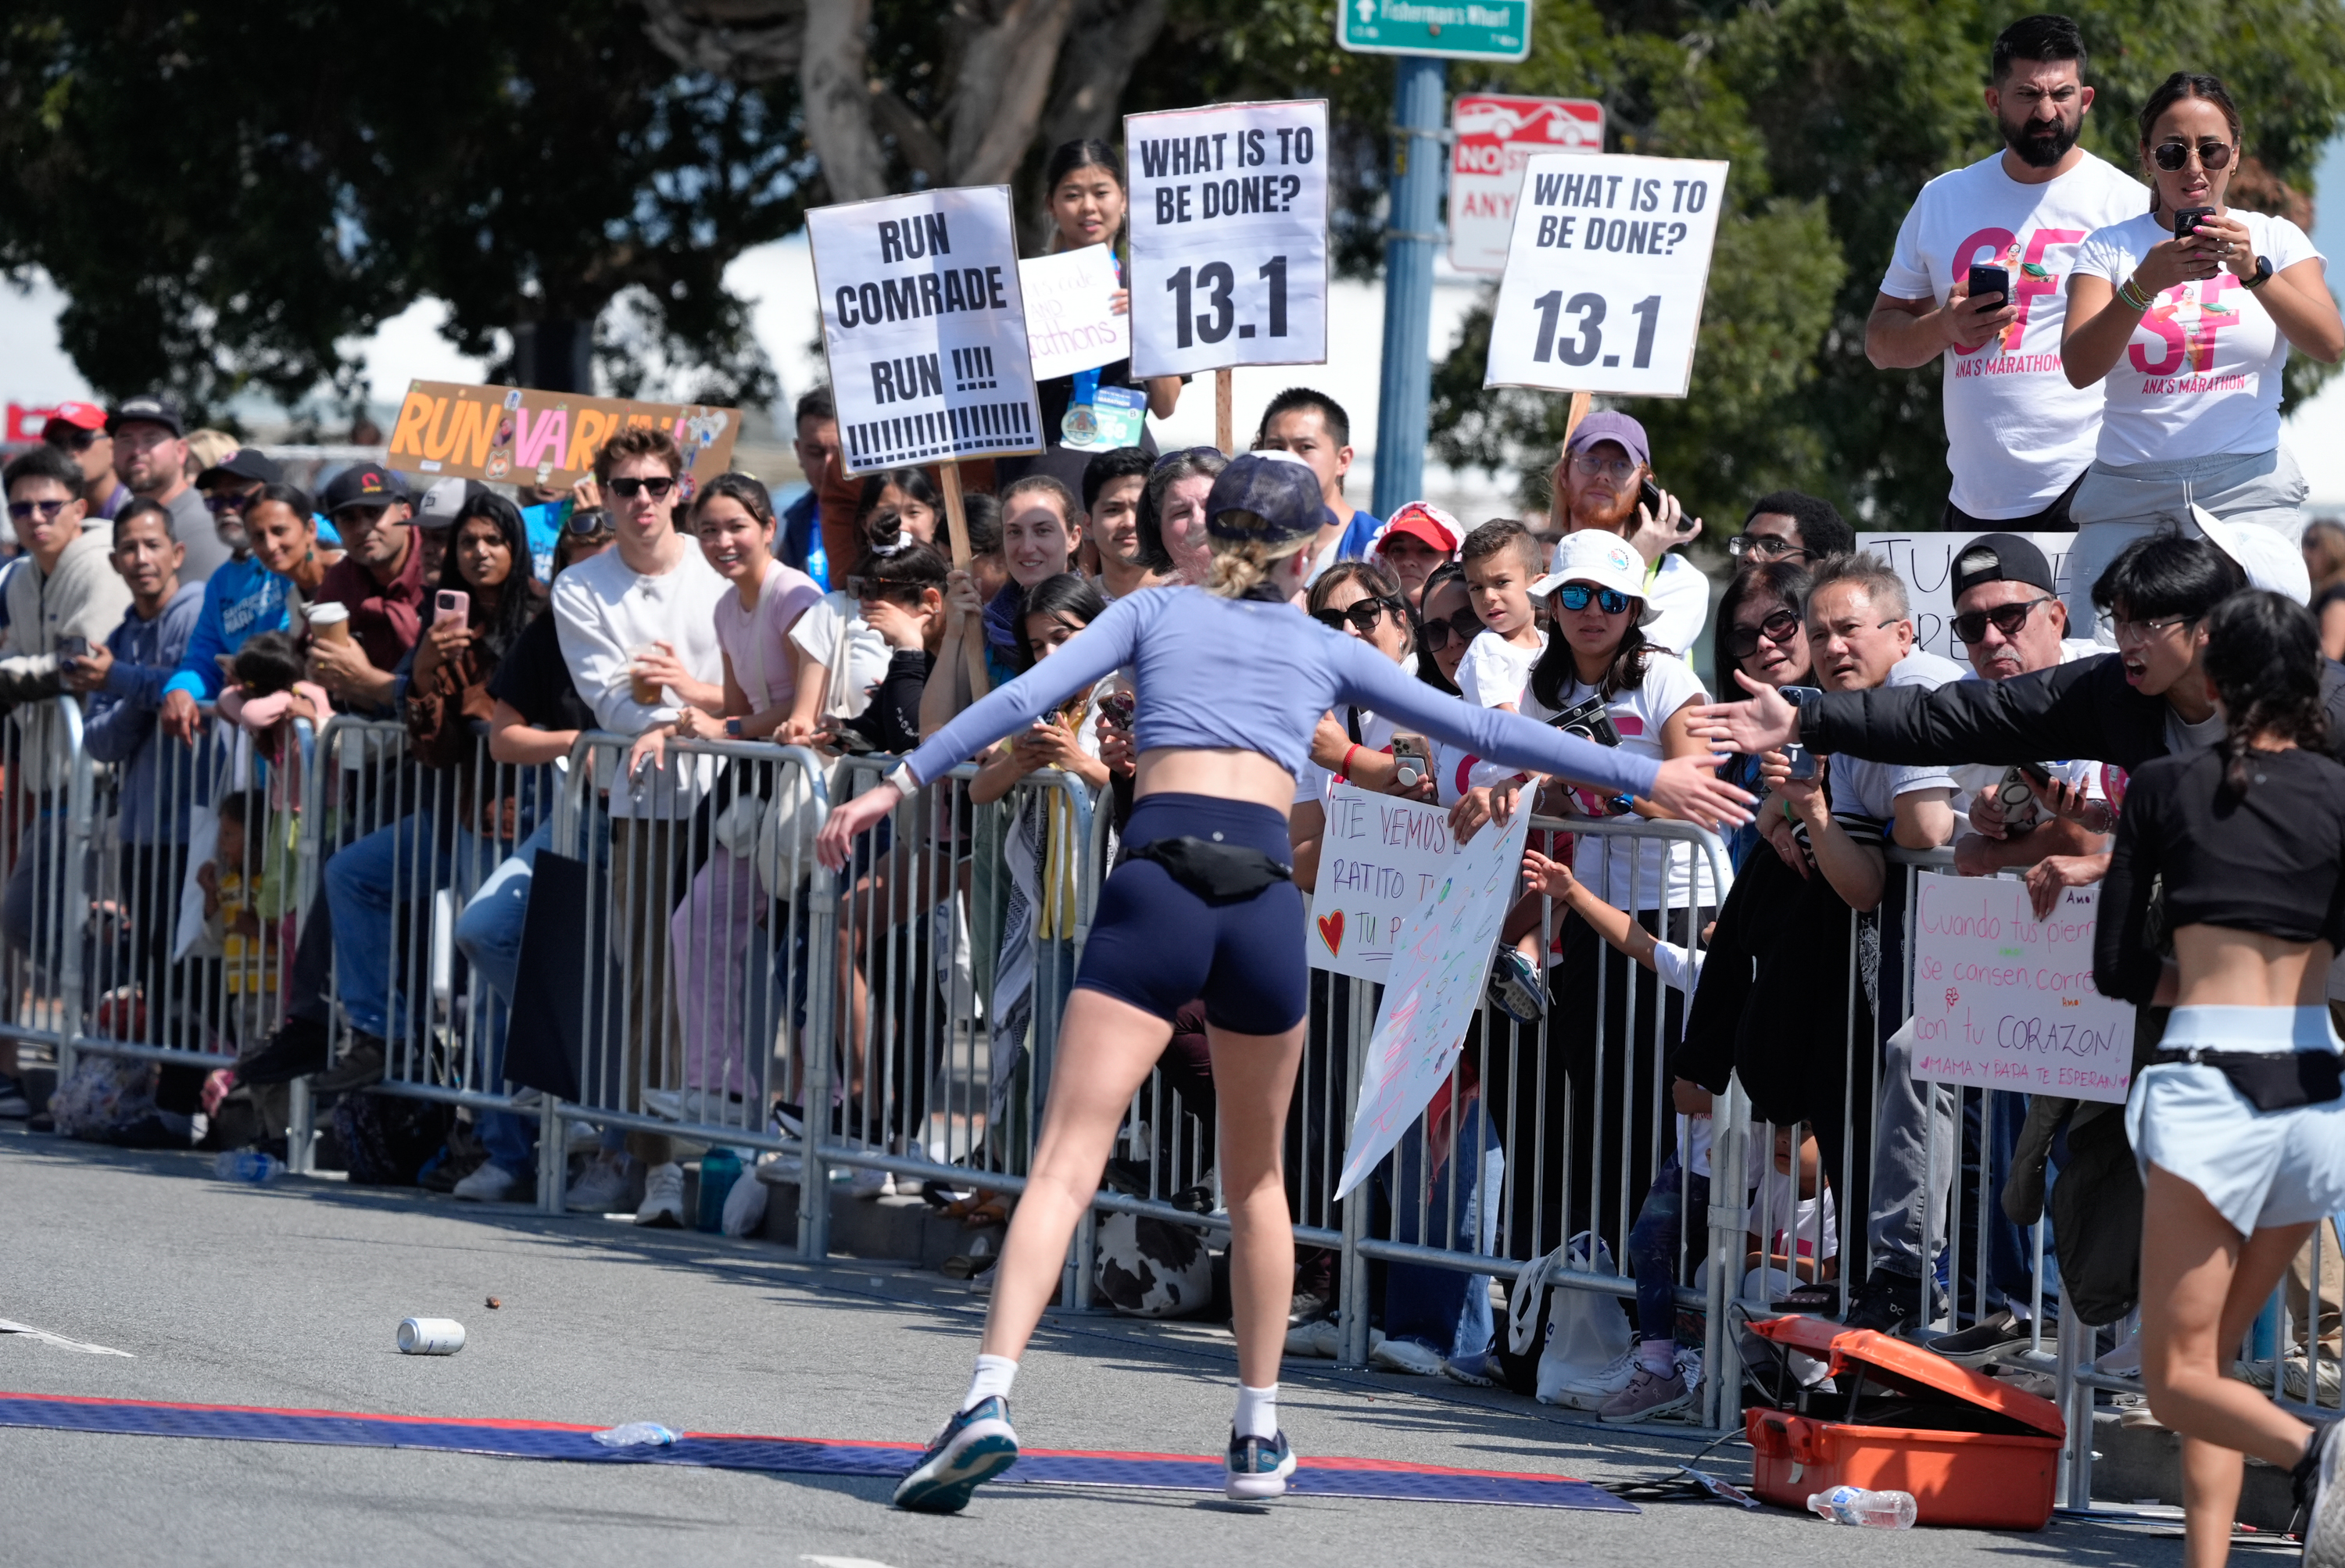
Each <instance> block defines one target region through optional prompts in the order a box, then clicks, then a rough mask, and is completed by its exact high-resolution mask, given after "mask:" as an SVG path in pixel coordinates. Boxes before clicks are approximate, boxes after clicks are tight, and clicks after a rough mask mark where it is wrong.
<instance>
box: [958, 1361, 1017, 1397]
mask: <svg viewBox="0 0 2345 1568" xmlns="http://www.w3.org/2000/svg"><path fill="white" fill-rule="evenodd" d="M1017 1377H1018V1363H1017V1361H1015V1360H1014V1359H1011V1358H1010V1357H1008V1356H980V1357H979V1358H978V1359H977V1376H975V1377H973V1378H971V1379H970V1380H969V1398H967V1399H965V1400H961V1402H960V1408H961V1409H963V1410H968V1409H969V1407H970V1406H971V1405H974V1404H976V1403H977V1402H978V1401H979V1400H990V1399H991V1398H993V1397H994V1396H995V1395H997V1394H999V1395H1000V1397H1001V1398H1003V1399H1005V1400H1006V1399H1008V1398H1009V1397H1010V1384H1011V1383H1012V1382H1013V1381H1015V1380H1017Z"/></svg>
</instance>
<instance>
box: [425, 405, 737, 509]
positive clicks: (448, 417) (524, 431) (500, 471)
mask: <svg viewBox="0 0 2345 1568" xmlns="http://www.w3.org/2000/svg"><path fill="white" fill-rule="evenodd" d="M629 425H650V426H652V427H654V428H655V429H659V430H664V431H666V432H667V433H669V434H670V435H672V436H674V437H675V444H676V446H677V447H678V448H679V449H680V450H681V451H682V452H683V453H684V476H683V477H684V485H683V489H684V493H685V499H686V500H690V499H691V497H692V494H693V493H694V492H695V490H696V489H697V488H698V487H699V486H700V485H701V484H706V483H707V482H708V481H709V480H711V479H713V478H715V477H716V475H717V474H720V473H724V472H725V469H726V465H727V464H728V463H731V462H732V460H733V443H734V441H735V439H736V438H737V437H738V436H739V435H740V433H741V416H740V414H739V413H738V412H736V411H735V410H732V409H729V408H707V407H704V406H702V405H701V404H698V403H674V402H634V401H632V400H630V399H626V398H615V397H586V396H584V395H582V394H581V393H578V392H535V391H533V390H531V389H530V388H527V387H494V386H468V385H465V384H463V383H461V382H409V383H408V385H407V396H406V398H405V399H404V400H403V401H401V403H400V405H399V418H398V420H397V422H396V423H393V424H392V426H391V448H390V452H389V458H390V462H391V465H392V466H393V467H396V468H402V469H406V470H408V471H410V472H411V473H425V474H430V475H431V476H432V477H433V478H436V479H449V478H457V479H487V480H497V481H501V482H503V483H504V484H543V485H550V486H554V487H566V486H568V485H570V484H574V483H575V482H576V481H577V480H579V479H582V478H584V477H585V476H586V475H587V474H588V473H592V472H593V471H594V454H595V453H597V452H600V451H601V450H602V449H603V443H604V442H606V441H608V440H610V439H611V437H612V436H614V435H615V434H617V433H619V432H620V431H622V430H624V429H625V428H626V427H627V426H629Z"/></svg>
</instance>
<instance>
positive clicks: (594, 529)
mask: <svg viewBox="0 0 2345 1568" xmlns="http://www.w3.org/2000/svg"><path fill="white" fill-rule="evenodd" d="M562 526H563V529H564V530H566V531H567V532H568V533H569V534H570V535H571V536H572V537H573V538H577V539H592V538H594V537H595V536H596V535H602V534H608V533H609V532H611V514H609V513H608V512H605V511H604V510H603V509H602V508H601V507H600V506H577V507H573V508H572V509H571V513H570V515H569V516H567V517H565V518H563V520H562Z"/></svg>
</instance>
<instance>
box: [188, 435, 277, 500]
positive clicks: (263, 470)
mask: <svg viewBox="0 0 2345 1568" xmlns="http://www.w3.org/2000/svg"><path fill="white" fill-rule="evenodd" d="M223 479H250V480H255V481H257V482H259V484H284V483H285V471H284V470H283V469H282V468H279V467H278V466H277V461H276V459H274V458H272V457H270V456H269V454H268V453H265V452H263V451H261V450H260V448H259V447H257V446H239V447H238V448H237V449H236V450H235V451H234V452H231V453H228V455H227V456H226V457H224V458H222V459H220V460H219V462H218V463H214V464H213V465H212V466H211V467H209V468H207V469H205V470H204V471H203V472H202V473H198V474H197V475H196V488H197V489H198V490H200V489H202V488H204V487H205V486H206V485H208V484H218V483H219V482H220V481H221V480H223Z"/></svg>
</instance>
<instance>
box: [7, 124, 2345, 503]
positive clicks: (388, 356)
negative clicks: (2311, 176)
mask: <svg viewBox="0 0 2345 1568" xmlns="http://www.w3.org/2000/svg"><path fill="white" fill-rule="evenodd" d="M2318 188H2319V189H2320V190H2322V191H2325V192H2328V193H2330V199H2329V200H2327V201H2324V202H2322V203H2320V218H2319V219H2317V220H2316V222H2315V224H2314V228H2313V239H2314V241H2315V243H2317V244H2318V245H2319V246H2320V249H2321V250H2322V251H2323V252H2324V253H2326V254H2327V255H2328V256H2330V258H2331V259H2332V260H2331V264H2330V270H2331V273H2332V276H2333V275H2335V274H2336V273H2337V272H2338V271H2339V270H2340V269H2345V137H2340V138H2339V139H2338V140H2336V141H2334V142H2332V143H2330V147H2329V149H2328V152H2327V154H2326V155H2325V156H2324V157H2323V158H2322V161H2321V166H2320V174H2319V178H2318ZM726 282H727V283H728V284H729V285H730V286H731V287H732V288H733V289H734V290H736V292H737V293H739V294H740V295H741V296H742V297H743V298H745V299H747V300H752V301H754V305H753V311H754V320H755V322H756V332H757V336H758V339H759V341H761V342H763V343H764V345H765V347H766V352H767V354H768V355H770V356H771V358H772V359H773V361H774V364H775V367H776V369H777V371H778V372H779V373H780V377H781V382H782V386H783V389H784V392H785V393H786V394H787V395H788V396H792V397H795V396H796V395H797V393H798V392H803V391H804V390H806V388H807V387H808V386H810V385H812V384H814V383H815V382H817V381H819V380H821V379H822V373H823V372H822V364H821V354H820V351H819V349H818V347H817V326H816V316H815V300H814V279H813V269H812V266H811V264H810V263H809V261H808V259H807V245H806V240H805V237H804V235H803V234H800V235H795V236H792V237H791V238H789V239H782V240H778V241H777V242H775V243H773V244H770V245H765V246H760V247H758V248H757V249H754V250H750V251H746V252H744V253H743V254H742V255H741V256H740V257H739V258H738V259H736V260H735V261H734V263H733V265H732V266H731V267H730V268H729V269H727V270H726ZM1478 284H1479V280H1477V279H1475V278H1471V277H1468V276H1467V275H1464V274H1461V273H1457V272H1455V271H1452V270H1450V269H1449V268H1448V266H1447V261H1446V260H1445V261H1444V262H1443V263H1442V265H1441V266H1440V267H1439V268H1438V269H1436V277H1435V288H1434V300H1433V313H1432V323H1431V331H1429V332H1428V334H1427V339H1428V341H1427V349H1428V351H1430V352H1431V353H1432V354H1433V355H1434V356H1435V357H1436V359H1437V358H1439V357H1440V356H1441V355H1443V354H1445V353H1446V352H1447V350H1448V347H1449V343H1450V341H1451V340H1452V338H1453V337H1454V336H1455V334H1456V331H1457V322H1458V320H1459V319H1460V318H1461V317H1462V316H1463V315H1464V314H1465V313H1466V311H1467V309H1468V308H1469V307H1470V306H1471V305H1472V304H1473V301H1474V299H1475V296H1476V290H1477V287H1478ZM1383 301H1384V291H1383V289H1382V287H1381V285H1378V284H1371V283H1358V282H1338V283H1336V284H1335V287H1334V288H1333V289H1331V290H1329V297H1328V310H1329V320H1328V332H1327V341H1328V351H1329V353H1330V356H1331V357H1330V359H1329V361H1328V363H1327V364H1325V366H1283V367H1260V368H1257V367H1246V368H1242V369H1240V370H1239V371H1238V372H1236V374H1235V378H1234V379H1235V383H1236V385H1235V399H1234V401H1235V402H1236V406H1237V408H1238V410H1239V411H1240V413H1241V415H1243V414H1244V413H1247V412H1251V411H1254V410H1257V409H1259V408H1261V407H1262V406H1263V404H1264V403H1265V402H1268V401H1269V400H1270V398H1271V397H1272V396H1273V395H1274V393H1276V392H1278V391H1279V390H1280V389H1281V388H1283V387H1286V386H1290V385H1293V384H1295V383H1297V382H1304V383H1308V384H1311V385H1315V386H1317V387H1319V388H1320V389H1321V390H1322V391H1324V392H1327V393H1329V394H1331V395H1332V396H1334V397H1335V398H1336V399H1337V400H1338V401H1339V402H1342V403H1343V404H1344V406H1345V410H1346V412H1349V413H1350V415H1351V418H1352V439H1353V444H1354V446H1355V448H1356V449H1358V451H1359V453H1360V456H1359V457H1358V458H1357V460H1356V461H1355V473H1356V477H1355V479H1354V480H1353V481H1352V483H1351V484H1349V485H1348V486H1347V490H1348V492H1349V494H1350V497H1351V499H1352V500H1353V502H1354V504H1365V503H1366V501H1367V499H1368V491H1369V488H1370V486H1369V470H1370V468H1371V466H1372V459H1371V457H1370V455H1369V454H1371V453H1373V452H1374V451H1375V448H1376V381H1377V366H1378V363H1379V361H1380V360H1381V357H1382V347H1383ZM62 303H63V300H62V299H61V297H60V296H59V295H58V293H57V291H56V290H55V289H54V288H51V287H49V286H48V285H47V284H46V281H45V280H43V281H36V283H35V284H34V285H33V286H32V287H31V288H30V289H29V290H15V289H11V288H7V287H5V286H0V400H5V401H7V402H19V403H25V404H28V405H30V404H46V403H52V402H56V401H58V400H59V399H63V398H72V397H86V396H88V395H90V391H89V387H88V384H87V383H86V382H84V381H83V380H82V378H81V376H80V374H79V373H78V372H76V371H75V369H74V367H73V361H71V360H70V359H68V358H67V357H66V353H65V351H64V350H63V349H62V348H61V347H60V346H59V345H58V342H57V332H56V317H57V312H58V310H59V309H60V307H61V305H62ZM445 311H446V307H445V306H444V305H442V303H441V302H440V301H438V300H422V301H419V302H418V303H417V304H415V305H413V306H411V308H409V309H408V310H407V311H404V312H402V313H401V315H399V316H397V317H395V318H393V319H392V320H391V321H386V322H384V323H383V324H382V326H381V328H380V329H379V330H378V331H376V332H375V333H374V334H373V336H372V337H371V338H369V339H368V340H366V341H365V342H364V343H363V344H362V345H359V346H358V347H359V352H360V355H361V357H362V358H363V360H364V361H365V364H366V366H367V370H368V373H369V375H370V377H371V382H372V384H373V386H374V389H375V395H376V399H377V401H378V402H388V401H391V400H392V399H394V398H395V397H396V395H397V392H399V391H400V390H401V389H403V388H404V387H405V386H406V384H407V382H409V381H410V380H411V379H421V380H427V381H453V382H472V381H478V380H480V379H481V377H482V372H483V368H484V367H483V366H482V362H481V361H477V360H469V359H467V358H465V357H464V356H462V355H461V354H459V353H457V352H456V351H455V349H454V348H453V347H452V345H451V344H450V343H449V342H448V341H447V340H446V339H444V338H442V337H441V336H440V335H439V331H438V327H439V324H440V322H441V321H442V320H443V319H444V317H445ZM2340 430H2345V374H2340V375H2339V376H2338V377H2337V378H2336V379H2335V380H2334V381H2332V382H2330V386H2329V388H2328V390H2326V391H2325V392H2322V393H2321V395H2320V396H2319V397H2317V398H2315V399H2313V400H2312V402H2309V403H2307V404H2306V405H2305V406H2304V407H2303V408H2300V409H2299V410H2297V411H2296V412H2295V413H2294V414H2293V415H2292V416H2291V417H2290V419H2289V423H2288V434H2287V437H2286V439H2287V440H2288V443H2289V448H2290V450H2291V451H2293V452H2294V453H2295V454H2296V458H2297V462H2298V463H2299V465H2300V466H2301V467H2302V468H2303V470H2304V473H2305V478H2306V480H2307V482H2308V484H2309V486H2310V489H2311V496H2310V500H2311V504H2313V505H2315V506H2317V507H2322V508H2337V509H2340V510H2345V441H2340V440H2339V439H2337V437H2338V435H2339V433H2340ZM1155 431H1156V438H1157V443H1158V444H1159V445H1160V446H1161V447H1163V448H1164V449H1166V450H1168V451H1169V450H1172V449H1173V448H1177V447H1182V446H1193V445H1203V444H1208V443H1211V442H1212V441H1213V389H1212V382H1211V380H1210V379H1209V378H1204V377H1200V378H1199V379H1198V380H1197V381H1196V382H1194V383H1193V384H1192V385H1191V386H1190V387H1188V388H1187V389H1186V391H1185V392H1184V393H1183V397H1182V400H1181V403H1180V406H1179V408H1178V410H1177V411H1176V412H1174V413H1173V417H1172V418H1171V419H1168V420H1162V421H1158V422H1156V423H1155ZM1242 434H1243V433H1242ZM1508 488H1509V484H1508V481H1505V480H1500V481H1498V482H1497V483H1495V484H1493V483H1491V482H1489V481H1487V480H1486V479H1485V478H1484V477H1483V476H1482V475H1479V474H1470V475H1428V478H1427V483H1426V493H1427V495H1428V497H1429V498H1431V499H1434V500H1436V501H1438V502H1440V503H1442V504H1446V505H1448V506H1450V507H1451V509H1452V510H1456V511H1458V512H1459V513H1460V514H1461V515H1466V514H1470V513H1475V512H1483V511H1488V510H1492V509H1500V510H1503V509H1505V508H1504V502H1505V499H1506V493H1507V491H1508ZM1479 520H1480V519H1479V518H1478V517H1477V516H1471V515H1468V516H1467V521H1468V522H1469V524H1470V523H1472V522H1476V521H1479Z"/></svg>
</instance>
